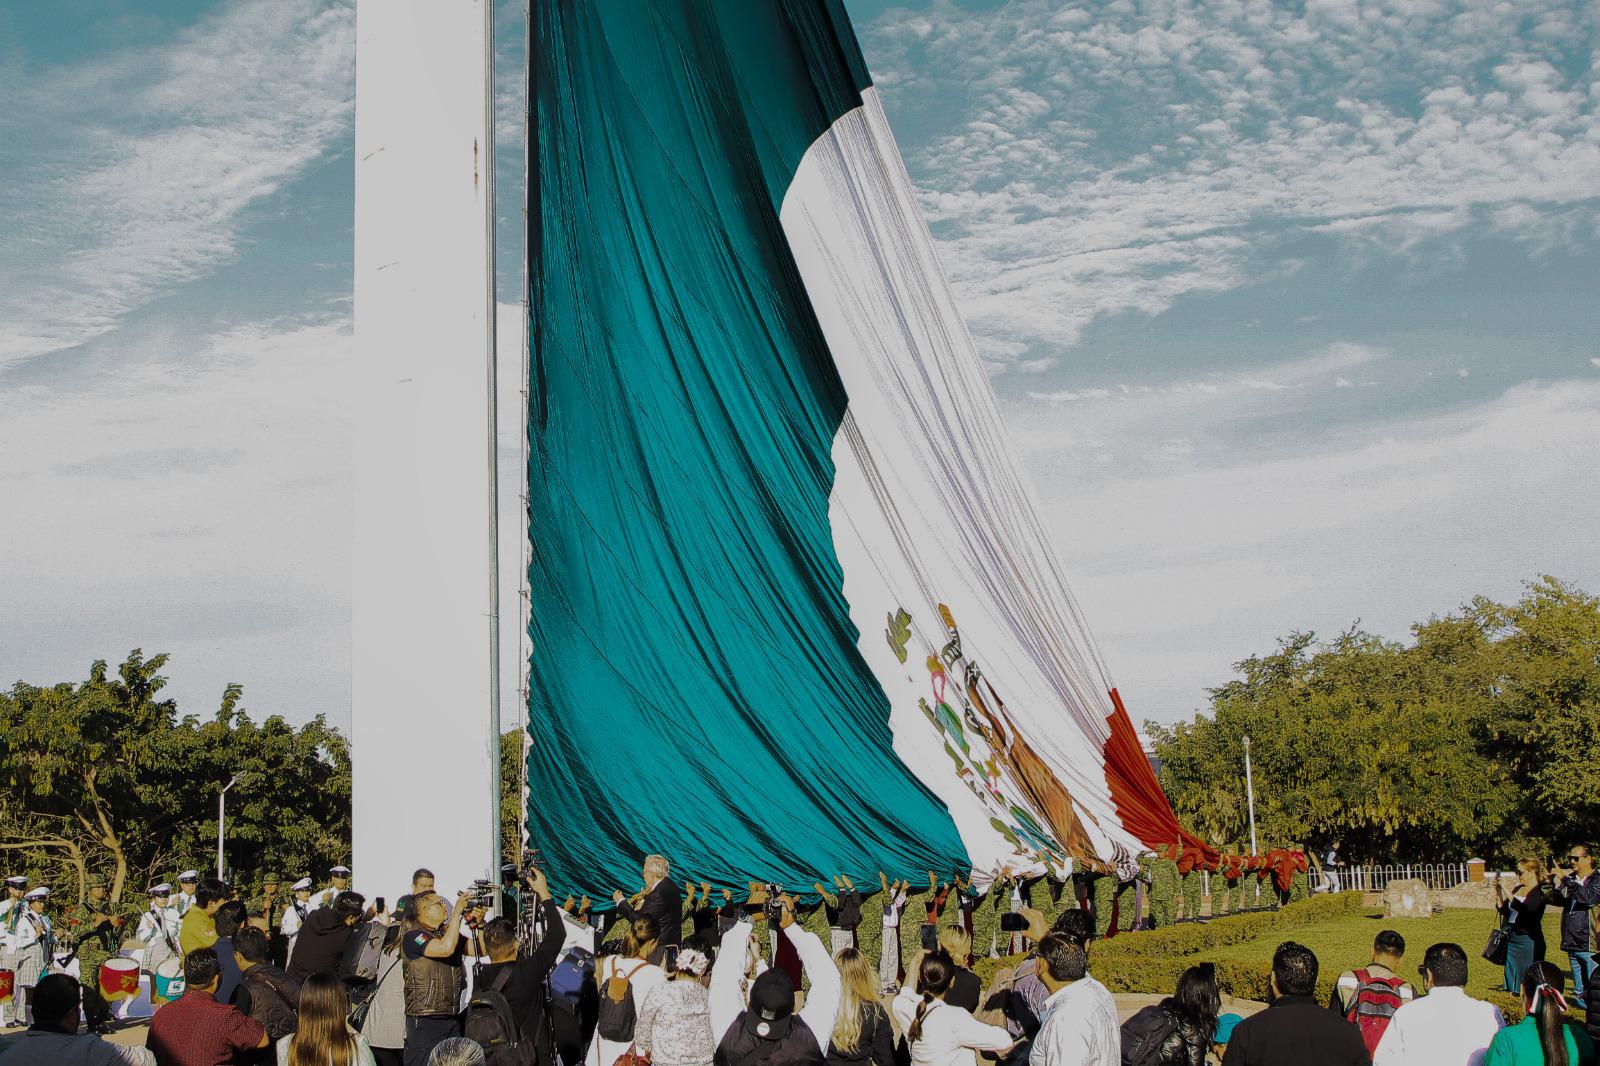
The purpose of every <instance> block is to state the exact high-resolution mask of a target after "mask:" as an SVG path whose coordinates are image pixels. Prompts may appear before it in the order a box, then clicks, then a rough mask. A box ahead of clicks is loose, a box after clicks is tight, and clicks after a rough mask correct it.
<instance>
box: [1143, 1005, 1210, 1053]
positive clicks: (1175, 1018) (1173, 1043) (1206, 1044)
mask: <svg viewBox="0 0 1600 1066" xmlns="http://www.w3.org/2000/svg"><path fill="white" fill-rule="evenodd" d="M1157 1009H1158V1010H1160V1011H1161V1013H1162V1014H1164V1015H1166V1017H1167V1019H1168V1022H1169V1024H1171V1025H1172V1026H1173V1029H1172V1032H1170V1033H1168V1034H1167V1038H1166V1039H1165V1040H1163V1041H1162V1042H1161V1047H1160V1048H1158V1049H1157V1050H1156V1064H1157V1066H1205V1063H1206V1052H1207V1051H1209V1050H1211V1045H1210V1041H1209V1040H1208V1038H1207V1037H1206V1034H1204V1033H1202V1032H1201V1031H1200V1030H1199V1029H1197V1028H1196V1027H1195V1026H1194V1024H1193V1023H1192V1022H1190V1021H1189V1020H1188V1019H1187V1018H1185V1017H1183V1015H1182V1014H1181V1013H1179V1011H1178V1010H1177V1009H1176V1008H1174V1007H1173V1005H1172V1001H1171V1000H1170V999H1168V1000H1163V1001H1162V1003H1161V1005H1160V1006H1159V1007H1158V1008H1157Z"/></svg>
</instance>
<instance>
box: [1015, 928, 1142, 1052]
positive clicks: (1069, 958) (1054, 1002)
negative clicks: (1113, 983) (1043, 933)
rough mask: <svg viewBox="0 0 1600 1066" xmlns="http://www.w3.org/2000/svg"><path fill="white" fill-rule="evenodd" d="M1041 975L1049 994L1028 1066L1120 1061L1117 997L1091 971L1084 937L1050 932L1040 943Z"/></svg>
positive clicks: (1120, 1048) (1120, 1045) (1120, 1034)
mask: <svg viewBox="0 0 1600 1066" xmlns="http://www.w3.org/2000/svg"><path fill="white" fill-rule="evenodd" d="M1038 955H1039V978H1040V979H1041V980H1042V981H1044V986H1045V988H1046V989H1047V990H1048V991H1049V993H1050V995H1049V997H1048V998H1047V999H1046V1000H1045V1001H1044V1009H1043V1010H1042V1011H1041V1012H1040V1015H1039V1017H1040V1026H1039V1035H1038V1036H1036V1037H1034V1038H1033V1048H1032V1050H1031V1051H1029V1052H1028V1062H1029V1066H1119V1064H1120V1063H1121V1061H1122V1027H1121V1025H1120V1024H1119V1022H1118V1020H1117V1002H1116V1000H1114V999H1112V998H1111V993H1110V992H1108V991H1106V986H1105V985H1103V984H1101V983H1100V982H1099V981H1096V980H1095V979H1094V978H1093V977H1090V976H1089V955H1088V952H1087V951H1086V950H1085V948H1084V944H1083V941H1081V940H1080V939H1078V938H1077V937H1074V936H1069V935H1067V934H1065V933H1051V934H1050V935H1049V936H1047V937H1045V938H1044V939H1043V940H1041V941H1040V942H1039V949H1038Z"/></svg>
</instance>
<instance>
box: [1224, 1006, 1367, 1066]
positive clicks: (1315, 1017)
mask: <svg viewBox="0 0 1600 1066" xmlns="http://www.w3.org/2000/svg"><path fill="white" fill-rule="evenodd" d="M1371 1062H1372V1056H1370V1055H1368V1054H1367V1045H1366V1044H1365V1043H1363V1042H1362V1040H1361V1030H1360V1029H1357V1028H1356V1027H1355V1026H1353V1025H1351V1024H1350V1023H1349V1022H1347V1021H1345V1020H1344V1018H1342V1017H1341V1016H1339V1015H1337V1014H1335V1013H1333V1011H1331V1010H1327V1009H1325V1008H1323V1007H1322V1006H1320V1005H1319V1004H1318V1003H1317V1001H1316V1000H1315V999H1313V998H1312V997H1311V996H1279V997H1278V998H1277V999H1276V1000H1274V1001H1273V1003H1272V1005H1271V1006H1270V1007H1268V1008H1267V1009H1266V1010H1264V1011H1261V1012H1260V1013H1259V1014H1255V1015H1252V1016H1251V1017H1249V1018H1246V1019H1245V1020H1244V1021H1242V1022H1240V1023H1239V1025H1238V1027H1237V1028H1235V1029H1234V1030H1233V1036H1232V1037H1230V1038H1229V1040H1228V1052H1227V1054H1226V1055H1224V1056H1223V1057H1222V1066H1369V1064H1370V1063H1371Z"/></svg>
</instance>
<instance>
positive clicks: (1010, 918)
mask: <svg viewBox="0 0 1600 1066" xmlns="http://www.w3.org/2000/svg"><path fill="white" fill-rule="evenodd" d="M1027 928H1028V916H1027V915H1026V914H1023V913H1022V912H1021V911H1007V912H1006V913H1004V914H1002V915H1001V916H1000V931H1001V932H1002V933H1020V932H1022V931H1023V930H1025V929H1027Z"/></svg>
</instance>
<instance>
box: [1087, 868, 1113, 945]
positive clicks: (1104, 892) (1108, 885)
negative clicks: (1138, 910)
mask: <svg viewBox="0 0 1600 1066" xmlns="http://www.w3.org/2000/svg"><path fill="white" fill-rule="evenodd" d="M1091 891H1092V892H1093V894H1094V935H1095V936H1101V937H1103V936H1105V935H1106V931H1107V930H1108V929H1110V928H1111V908H1112V906H1113V904H1114V902H1115V900H1116V898H1117V878H1116V875H1115V874H1099V875H1098V876H1096V877H1095V879H1094V885H1093V888H1092V890H1091Z"/></svg>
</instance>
